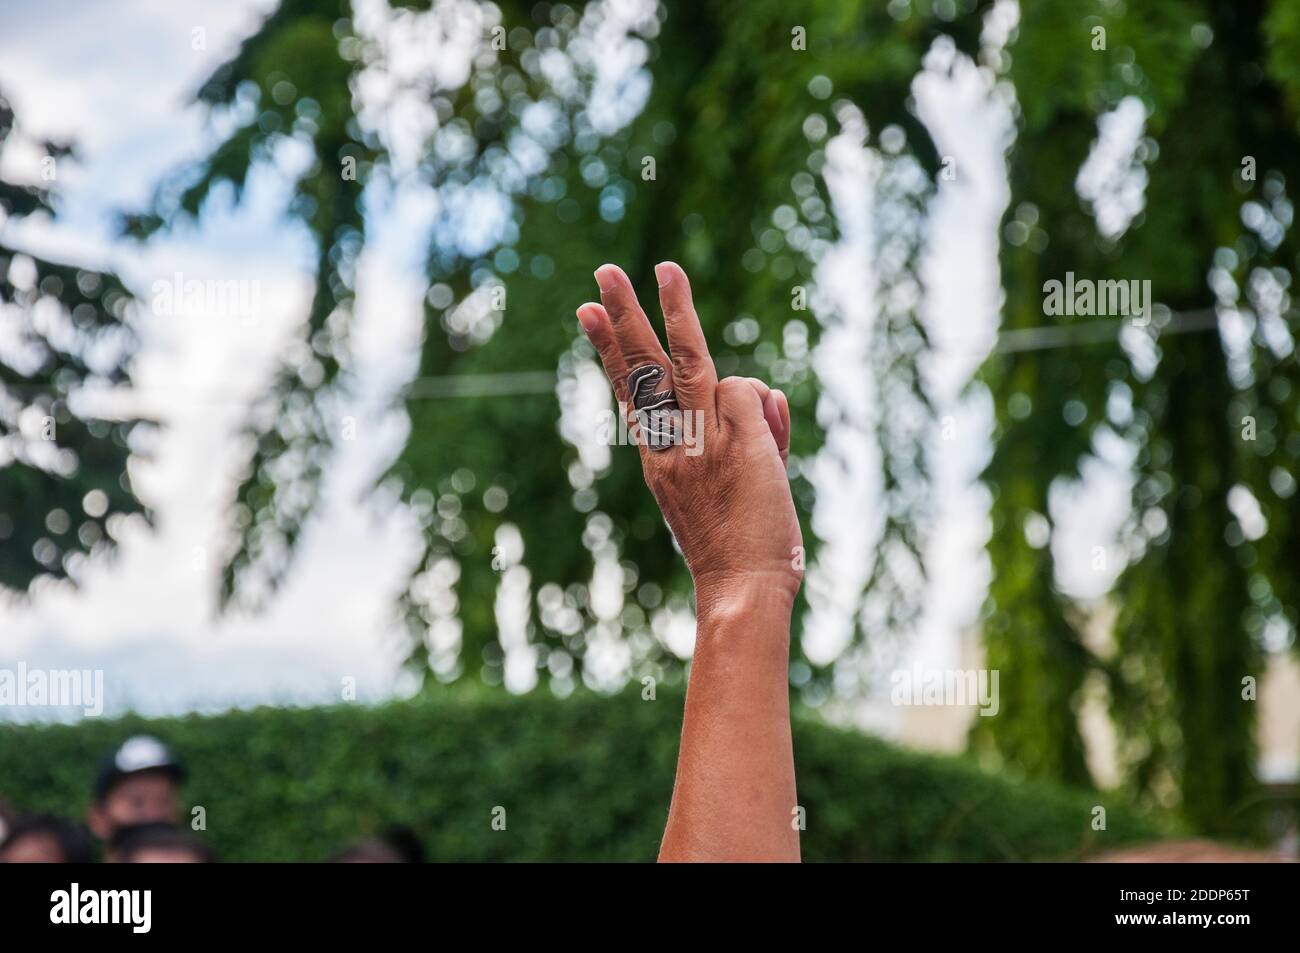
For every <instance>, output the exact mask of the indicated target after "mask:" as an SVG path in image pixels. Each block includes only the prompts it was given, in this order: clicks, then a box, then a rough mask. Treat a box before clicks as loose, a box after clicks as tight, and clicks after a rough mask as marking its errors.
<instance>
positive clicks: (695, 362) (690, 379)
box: [673, 354, 705, 388]
mask: <svg viewBox="0 0 1300 953" xmlns="http://www.w3.org/2000/svg"><path fill="white" fill-rule="evenodd" d="M704 376H705V371H704V362H703V361H701V360H700V359H699V358H698V356H696V355H694V354H684V355H682V356H681V357H674V358H673V384H674V385H676V386H678V387H686V388H691V387H695V386H697V385H699V384H700V383H702V382H703V380H704Z"/></svg>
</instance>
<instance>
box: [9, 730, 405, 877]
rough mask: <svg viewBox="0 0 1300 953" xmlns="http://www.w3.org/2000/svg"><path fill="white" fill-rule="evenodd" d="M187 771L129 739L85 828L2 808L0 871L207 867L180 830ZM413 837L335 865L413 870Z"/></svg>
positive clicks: (390, 838) (109, 764)
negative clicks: (51, 866) (25, 866)
mask: <svg viewBox="0 0 1300 953" xmlns="http://www.w3.org/2000/svg"><path fill="white" fill-rule="evenodd" d="M184 782H185V766H184V764H182V762H181V761H180V759H179V758H177V757H176V754H175V753H174V752H173V751H172V749H171V748H169V747H168V746H167V745H166V744H164V743H163V742H162V741H160V740H159V739H157V738H153V737H150V736H148V735H136V736H134V737H131V738H128V739H127V740H126V741H124V742H123V743H122V744H121V745H120V746H118V747H117V748H116V749H115V750H113V751H111V752H109V753H108V754H107V755H105V756H104V759H103V761H102V762H101V763H100V765H99V770H98V773H97V774H96V776H95V778H94V784H93V788H92V791H91V794H92V797H91V804H90V808H89V809H88V810H87V812H86V817H85V819H84V822H83V821H81V820H74V819H71V818H67V817H59V816H57V815H54V814H20V813H17V812H14V811H11V810H9V809H7V808H6V807H5V805H4V803H3V802H0V863H56V864H59V863H63V864H69V863H95V862H97V861H100V860H103V861H105V862H107V863H118V864H148V863H185V864H204V863H211V862H213V861H215V860H216V859H217V857H216V855H215V854H214V853H213V851H212V848H211V847H210V846H209V845H208V844H207V843H206V842H205V841H204V840H203V839H202V837H200V836H199V834H198V833H197V832H196V831H195V830H192V829H191V828H190V827H188V826H184V825H183V816H182V815H183V810H182V806H181V803H182V802H181V786H182V785H183V784H184ZM423 859H424V858H423V849H422V847H421V845H420V843H419V841H418V839H417V838H416V837H415V835H414V834H413V833H412V832H410V831H409V830H406V829H394V830H392V831H389V832H388V833H386V834H384V835H383V836H380V837H373V838H368V839H365V840H361V841H359V842H357V843H355V844H353V845H351V846H350V847H348V848H346V849H344V850H342V851H340V852H339V853H338V854H336V855H335V856H334V857H333V858H332V860H334V861H335V862H339V863H418V862H420V861H422V860H423Z"/></svg>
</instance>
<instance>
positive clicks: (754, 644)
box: [694, 573, 798, 683]
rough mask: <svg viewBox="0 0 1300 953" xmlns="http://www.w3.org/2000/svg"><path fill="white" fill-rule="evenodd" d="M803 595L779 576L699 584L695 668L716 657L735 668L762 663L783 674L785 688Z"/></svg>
mask: <svg viewBox="0 0 1300 953" xmlns="http://www.w3.org/2000/svg"><path fill="white" fill-rule="evenodd" d="M797 592H798V584H797V582H792V581H790V580H789V579H787V578H786V577H785V576H783V575H779V574H775V573H774V574H762V573H745V574H743V575H736V576H722V575H712V576H709V577H704V578H697V580H696V584H695V633H696V634H695V655H694V659H695V665H696V666H698V665H699V664H700V663H701V662H704V663H708V662H709V661H710V660H711V659H712V658H713V657H714V656H717V657H718V658H724V659H727V660H729V664H737V663H739V662H740V661H741V660H743V659H751V660H753V661H755V662H758V661H760V660H762V661H763V667H764V668H769V667H770V668H772V669H773V671H779V672H780V677H781V681H782V683H784V681H785V678H786V674H787V673H786V669H787V667H788V665H789V658H790V618H791V615H792V613H793V611H794V600H795V595H796V594H797Z"/></svg>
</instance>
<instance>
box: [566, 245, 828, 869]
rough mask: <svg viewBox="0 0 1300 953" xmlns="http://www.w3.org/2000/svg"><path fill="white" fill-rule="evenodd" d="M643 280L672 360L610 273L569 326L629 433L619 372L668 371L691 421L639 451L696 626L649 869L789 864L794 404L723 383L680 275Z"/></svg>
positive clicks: (798, 541)
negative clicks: (673, 436)
mask: <svg viewBox="0 0 1300 953" xmlns="http://www.w3.org/2000/svg"><path fill="white" fill-rule="evenodd" d="M655 277H656V279H657V280H658V284H659V303H660V306H661V307H662V309H663V315H664V326H665V329H666V331H667V338H668V349H669V351H668V353H665V352H664V349H663V346H662V345H661V344H660V341H659V337H658V336H657V335H656V333H655V331H654V328H653V327H652V326H651V324H650V320H649V318H647V316H646V313H645V311H643V310H642V308H641V305H640V304H639V303H638V301H637V297H636V293H635V292H634V291H633V289H632V283H631V282H630V281H629V280H628V277H627V275H626V274H624V273H623V271H622V269H620V268H619V267H618V266H616V265H602V266H601V267H600V268H598V269H597V270H596V283H597V286H598V287H599V289H600V299H601V303H600V304H595V303H588V304H584V305H582V307H580V308H579V309H578V320H579V322H580V323H581V324H582V327H583V330H584V331H586V333H587V336H588V338H589V339H590V341H591V343H592V345H593V346H594V347H595V348H596V351H597V352H598V353H599V354H600V359H601V361H602V363H603V364H604V366H605V374H606V375H607V376H608V377H609V380H610V383H611V384H612V385H613V388H614V394H615V396H616V397H617V399H618V401H619V403H620V406H621V407H623V408H627V409H628V410H627V413H628V416H629V429H630V430H632V431H634V432H635V430H636V417H635V413H634V412H633V411H631V410H630V407H629V401H628V390H627V377H628V373H629V371H631V370H634V369H636V368H638V367H641V366H643V365H645V364H649V363H654V364H659V365H660V366H662V367H663V368H664V369H665V371H666V372H667V373H666V375H665V380H664V381H663V382H662V383H661V384H660V385H659V389H660V390H664V389H667V388H669V387H671V388H673V390H674V391H675V395H676V399H677V403H678V405H679V406H680V408H681V410H682V412H683V414H685V415H687V416H689V417H690V418H691V420H692V421H695V420H698V422H699V426H698V427H696V428H695V431H696V432H694V433H693V434H691V435H690V440H689V442H687V443H685V444H683V445H677V446H671V447H669V448H667V449H664V450H658V451H656V450H653V449H650V448H648V447H646V446H644V445H640V454H641V464H642V469H643V471H644V473H645V479H646V483H647V484H648V485H649V487H650V490H651V492H652V493H653V494H654V497H655V500H656V501H658V503H659V508H660V510H661V511H662V512H663V515H664V518H665V519H666V520H667V522H668V526H669V528H670V529H671V530H672V531H673V535H674V537H675V538H676V540H677V544H678V546H680V548H681V551H682V554H683V556H685V558H686V564H687V566H688V568H689V569H690V571H691V576H692V578H693V579H694V581H695V599H696V620H697V628H696V642H695V655H694V659H693V661H692V664H691V674H690V682H689V684H688V686H687V694H686V712H685V717H684V721H683V725H682V744H681V752H680V754H679V756H678V761H677V780H676V783H675V784H674V787H673V799H672V807H671V808H670V809H669V812H668V826H667V829H666V830H665V831H664V839H663V844H662V845H661V847H660V849H659V859H660V860H661V861H798V860H799V831H798V826H799V825H798V824H797V823H796V809H797V798H796V795H795V782H794V751H793V746H792V744H791V740H790V696H789V677H788V671H789V655H790V614H791V610H792V609H793V606H794V599H795V594H796V593H797V592H798V590H799V584H800V582H801V580H802V571H801V570H800V569H799V568H797V567H799V566H802V560H801V559H799V558H798V557H799V555H800V554H801V552H802V549H801V547H802V542H803V540H802V537H801V535H800V531H799V520H798V518H797V516H796V514H795V509H794V500H793V498H792V497H791V495H790V484H789V480H788V478H787V476H786V467H785V464H786V459H787V457H788V455H789V449H790V405H789V403H788V401H787V400H786V396H785V394H783V393H782V392H781V391H779V390H776V389H773V388H769V387H768V386H767V385H766V384H764V383H763V382H762V381H759V380H757V379H755V378H752V377H728V378H725V379H723V380H721V381H719V380H718V374H717V370H716V369H715V368H714V365H713V359H712V357H710V355H709V348H708V343H707V342H706V341H705V339H704V332H703V330H702V329H701V327H700V321H699V317H698V316H697V315H696V313H695V306H694V304H693V303H692V300H691V288H690V282H689V281H688V279H687V277H686V273H685V272H684V271H683V270H682V269H681V268H680V267H679V266H677V265H676V264H674V263H672V262H664V263H662V264H660V265H657V266H656V267H655ZM693 412H698V414H697V415H693ZM688 448H689V450H690V452H689V453H688V452H687V451H688ZM697 451H698V452H697Z"/></svg>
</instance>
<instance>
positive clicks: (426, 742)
mask: <svg viewBox="0 0 1300 953" xmlns="http://www.w3.org/2000/svg"><path fill="white" fill-rule="evenodd" d="M681 711H682V698H681V696H680V694H678V693H675V692H662V691H661V692H660V693H659V697H658V698H657V700H652V701H646V700H643V699H642V696H641V693H640V691H639V690H637V691H626V692H623V693H622V694H619V695H617V696H613V697H601V696H596V695H594V694H591V693H585V692H580V693H578V694H575V695H574V696H572V697H570V698H568V699H564V700H560V699H556V698H551V697H546V696H544V695H540V694H535V695H531V696H526V697H509V696H506V695H504V694H503V693H495V692H486V691H479V692H476V693H468V692H465V691H463V690H459V689H453V690H449V691H448V692H446V693H440V694H439V695H438V696H437V697H424V698H422V699H420V700H417V701H415V702H396V703H390V704H386V705H383V706H380V707H376V708H369V707H362V706H359V705H352V706H339V707H332V708H318V709H272V708H262V709H257V710H253V711H244V712H232V713H229V714H224V715H220V716H217V717H199V716H190V717H186V718H178V719H159V720H147V719H143V718H139V717H134V716H132V717H128V718H124V719H122V720H120V721H95V720H87V721H83V722H81V723H80V724H78V725H75V726H64V725H56V726H42V727H17V726H12V725H10V726H4V727H0V779H3V785H2V787H0V795H3V796H4V797H5V798H6V799H8V800H10V801H11V802H13V803H14V804H16V805H17V806H19V807H21V808H23V809H27V810H48V811H54V812H60V813H64V814H70V815H73V816H80V815H82V813H83V812H84V810H85V808H86V805H87V800H88V797H89V791H90V785H91V780H92V778H93V776H94V771H95V766H96V764H97V763H98V758H100V757H101V756H102V755H103V754H104V753H105V752H106V751H108V750H110V749H111V748H112V747H113V746H114V745H115V744H117V743H120V741H121V740H122V739H123V738H125V737H126V736H128V735H129V734H132V733H136V732H149V733H152V734H155V735H157V736H158V737H160V738H162V739H163V740H165V741H167V742H168V743H169V744H172V745H173V746H174V747H175V748H176V749H177V751H178V753H179V754H180V755H181V757H182V758H183V759H184V760H185V761H186V762H187V766H188V768H189V771H190V780H189V781H188V783H187V784H186V786H185V789H184V799H183V803H184V804H185V805H186V811H187V815H188V811H189V807H190V806H192V805H202V806H203V807H204V808H205V810H206V816H207V831H206V833H205V834H204V835H203V836H204V837H206V838H207V839H208V840H209V841H210V842H211V844H212V845H213V846H214V847H215V848H216V850H217V852H218V855H219V859H221V860H227V861H250V860H323V859H326V858H328V857H330V856H332V855H333V854H334V853H336V852H337V851H339V850H340V849H342V848H343V847H345V846H347V845H349V844H351V843H353V842H355V841H356V840H358V839H360V838H361V837H362V836H364V835H368V834H373V833H378V832H380V831H382V830H383V829H385V828H386V827H388V826H389V825H392V824H403V825H409V826H410V827H411V828H412V829H413V830H414V831H415V832H416V833H417V834H418V835H419V836H420V837H421V838H422V839H423V840H424V843H425V847H426V854H427V857H428V858H429V859H430V860H439V861H460V860H478V861H495V860H525V861H542V860H546V861H557V860H607V861H627V860H651V859H653V858H654V857H655V855H656V853H657V851H658V846H659V839H660V837H661V836H662V834H663V825H664V822H665V820H666V818H667V814H668V802H669V798H670V796H671V792H672V783H673V769H674V765H675V763H676V758H677V746H678V736H679V733H680V730H681ZM794 746H795V764H796V766H797V772H798V785H799V799H800V804H801V805H802V806H803V807H804V808H806V817H807V828H806V830H805V832H804V834H803V835H802V841H803V855H804V858H805V859H807V860H877V861H905V860H910V861H949V860H956V861H1000V860H1032V859H1072V858H1077V857H1079V856H1082V855H1083V854H1084V853H1085V852H1088V851H1094V850H1108V849H1111V848H1113V847H1117V846H1119V845H1120V844H1124V843H1129V842H1133V841H1138V840H1146V839H1152V838H1155V837H1157V836H1160V835H1162V834H1165V833H1168V831H1167V830H1165V829H1164V828H1163V827H1162V825H1161V824H1159V823H1157V822H1155V821H1153V820H1152V819H1150V818H1146V817H1144V816H1142V815H1139V814H1137V813H1135V812H1134V811H1133V810H1132V809H1131V808H1129V807H1127V806H1126V805H1125V804H1124V803H1123V802H1122V801H1117V800H1115V799H1114V798H1112V797H1111V796H1109V795H1100V794H1097V793H1095V792H1093V793H1089V792H1084V791H1081V790H1072V789H1068V788H1064V787H1060V786H1057V785H1054V784H1051V783H1046V782H1037V781H1027V782H1016V781H1013V780H1010V779H1008V778H1007V777H1006V776H996V775H992V774H988V773H986V772H984V771H981V770H979V769H978V768H977V767H975V766H974V764H973V763H971V762H970V761H967V760H965V759H960V758H952V757H941V756H932V755H923V754H917V753H914V752H906V751H902V750H899V749H897V748H894V747H892V746H891V745H888V744H885V743H884V742H881V741H878V740H876V739H873V738H869V737H867V736H865V735H862V734H860V733H858V732H855V731H847V730H842V729H837V728H831V727H828V726H827V725H825V724H824V723H823V722H821V721H820V720H818V719H816V718H814V717H811V716H801V717H797V718H796V719H795V730H794ZM1097 805H1101V806H1103V807H1105V808H1106V830H1105V831H1094V830H1093V826H1092V825H1093V817H1094V807H1095V806H1097ZM497 806H500V807H503V808H505V819H506V829H505V830H504V831H498V830H493V828H492V826H491V823H492V819H493V813H492V812H493V808H495V807H497Z"/></svg>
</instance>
